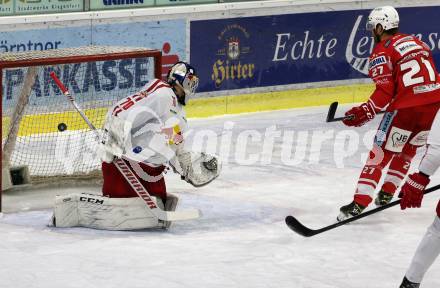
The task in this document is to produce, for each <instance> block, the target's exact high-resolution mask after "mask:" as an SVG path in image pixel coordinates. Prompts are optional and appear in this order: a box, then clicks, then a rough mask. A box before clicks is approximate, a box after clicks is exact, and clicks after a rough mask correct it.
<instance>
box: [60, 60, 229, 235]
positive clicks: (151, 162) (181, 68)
mask: <svg viewBox="0 0 440 288" xmlns="http://www.w3.org/2000/svg"><path fill="white" fill-rule="evenodd" d="M198 81H199V80H198V77H197V74H196V72H195V69H194V68H193V67H192V66H190V65H189V64H187V63H185V62H177V63H176V64H175V65H173V67H172V68H171V70H170V71H169V73H168V77H167V82H164V81H162V80H160V79H153V80H151V81H149V82H148V83H147V84H146V85H145V86H144V87H143V88H142V89H141V90H140V91H138V92H137V93H135V94H133V95H130V96H128V97H126V98H124V99H122V100H120V101H118V102H117V103H116V104H115V105H114V106H113V107H112V108H110V109H109V111H108V113H107V117H106V120H105V123H104V133H103V137H102V141H101V144H100V147H99V151H98V154H99V155H100V157H101V159H102V161H103V162H102V174H103V178H104V183H103V187H102V194H103V196H104V197H99V196H98V197H97V196H93V195H87V196H84V195H76V198H75V197H74V196H72V195H69V197H70V198H75V199H73V200H72V199H70V201H65V199H66V197H59V198H58V199H57V205H56V206H55V219H56V226H58V227H72V226H85V227H91V228H99V229H111V230H130V229H142V228H155V227H168V226H169V224H170V223H169V222H168V221H165V222H164V221H161V220H159V219H157V217H155V216H154V213H151V211H149V210H148V208H147V205H146V204H145V203H144V201H142V200H141V199H140V198H139V197H138V194H137V193H136V191H135V190H134V189H133V187H132V185H130V183H129V182H128V181H127V180H126V179H125V178H124V176H123V175H122V174H121V172H120V171H119V170H118V167H117V166H116V165H115V163H114V160H115V159H116V158H122V159H124V161H125V162H126V163H127V164H128V166H129V167H130V168H131V169H132V172H134V174H135V176H136V178H137V179H138V181H137V182H139V183H140V184H141V185H142V186H144V188H145V189H146V190H147V192H148V193H149V194H150V195H151V196H154V197H155V202H156V203H155V204H156V205H157V206H158V207H160V208H161V209H164V210H165V211H174V210H175V208H176V205H177V201H178V198H177V197H176V196H174V195H171V194H167V191H166V185H165V180H164V178H163V172H164V170H165V168H166V166H167V165H170V166H171V167H172V168H173V170H174V171H175V172H177V173H179V174H180V175H181V178H182V179H183V180H185V181H187V182H188V183H190V184H192V185H193V186H195V187H200V186H203V185H206V184H208V183H209V182H211V181H212V180H214V179H215V178H216V177H217V176H218V175H219V173H220V168H221V165H220V163H219V160H218V159H217V157H215V156H213V155H209V154H206V153H203V152H192V151H187V150H186V149H185V148H184V132H185V130H186V129H187V120H186V117H185V110H184V106H185V105H186V102H187V101H188V99H189V98H190V97H191V96H192V95H193V94H194V93H195V90H196V89H197V86H198ZM67 202H68V203H69V204H66V203H67ZM75 203H76V204H75ZM70 204H72V205H71V207H70V206H69V205H70ZM66 206H68V207H67V209H66ZM57 208H58V209H57ZM74 209H76V210H75V213H76V215H75V217H70V215H69V213H72V211H73V210H74ZM76 211H77V212H76ZM149 212H150V213H149ZM98 214H99V215H98ZM72 219H73V220H72Z"/></svg>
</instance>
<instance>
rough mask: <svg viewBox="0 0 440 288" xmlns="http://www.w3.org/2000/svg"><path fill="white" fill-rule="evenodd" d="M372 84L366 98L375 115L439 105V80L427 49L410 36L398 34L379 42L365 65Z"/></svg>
mask: <svg viewBox="0 0 440 288" xmlns="http://www.w3.org/2000/svg"><path fill="white" fill-rule="evenodd" d="M369 76H370V77H371V79H373V81H374V83H375V84H376V90H375V91H374V93H373V94H372V95H371V97H370V103H372V104H373V105H374V107H375V109H376V111H379V110H382V109H384V108H386V107H387V106H388V108H387V110H388V111H393V110H396V109H401V108H408V107H413V106H420V105H426V104H431V103H436V102H440V76H439V75H438V72H437V70H436V68H435V65H434V61H433V58H432V53H431V50H430V49H429V47H428V46H427V45H426V44H425V43H424V42H422V41H420V40H419V39H418V38H416V37H415V36H412V35H406V34H401V33H398V34H396V35H394V36H393V37H392V38H390V39H388V40H386V41H381V42H379V43H378V44H377V45H376V46H375V48H374V50H373V52H372V54H371V56H370V62H369Z"/></svg>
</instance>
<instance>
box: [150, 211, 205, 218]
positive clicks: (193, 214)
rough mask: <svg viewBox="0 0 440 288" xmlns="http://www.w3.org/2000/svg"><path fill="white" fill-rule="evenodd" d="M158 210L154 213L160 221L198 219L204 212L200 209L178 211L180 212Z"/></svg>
mask: <svg viewBox="0 0 440 288" xmlns="http://www.w3.org/2000/svg"><path fill="white" fill-rule="evenodd" d="M157 209H158V210H157V211H155V212H153V213H155V214H156V216H157V217H158V218H159V219H160V220H164V221H185V220H192V219H197V218H200V217H201V216H202V212H201V211H200V210H198V209H187V210H178V211H163V210H160V209H159V208H157Z"/></svg>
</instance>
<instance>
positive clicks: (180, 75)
mask: <svg viewBox="0 0 440 288" xmlns="http://www.w3.org/2000/svg"><path fill="white" fill-rule="evenodd" d="M167 78H168V79H167V81H168V83H169V84H171V85H179V86H180V87H181V88H182V89H183V91H184V92H185V95H184V96H183V97H178V100H179V103H180V104H182V105H185V104H186V99H187V97H190V96H191V95H193V94H194V93H195V92H196V89H197V86H198V85H199V78H198V77H197V75H196V71H195V69H194V67H192V66H191V65H189V64H188V63H185V62H177V63H176V64H174V65H173V67H171V69H170V71H169V72H168V77H167Z"/></svg>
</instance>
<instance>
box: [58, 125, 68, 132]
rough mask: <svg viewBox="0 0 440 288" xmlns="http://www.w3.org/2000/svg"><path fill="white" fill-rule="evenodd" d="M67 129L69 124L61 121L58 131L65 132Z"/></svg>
mask: <svg viewBox="0 0 440 288" xmlns="http://www.w3.org/2000/svg"><path fill="white" fill-rule="evenodd" d="M66 129H67V125H66V123H60V124H58V131H60V132H63V131H64V130H66Z"/></svg>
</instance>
